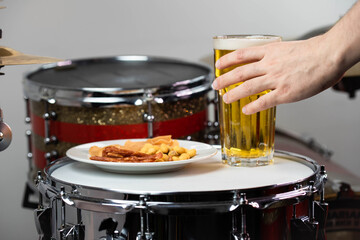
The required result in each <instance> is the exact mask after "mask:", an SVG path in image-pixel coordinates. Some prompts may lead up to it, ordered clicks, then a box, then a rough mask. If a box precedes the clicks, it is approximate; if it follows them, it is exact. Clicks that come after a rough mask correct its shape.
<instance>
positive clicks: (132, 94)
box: [23, 55, 213, 106]
mask: <svg viewBox="0 0 360 240" xmlns="http://www.w3.org/2000/svg"><path fill="white" fill-rule="evenodd" d="M127 60H131V61H142V62H150V61H161V62H165V63H167V62H168V63H174V64H183V65H191V66H195V67H198V68H202V69H204V70H205V72H207V74H204V75H200V76H198V77H195V78H193V79H184V80H182V81H179V82H177V84H179V83H184V85H185V83H186V84H195V86H193V87H191V88H185V89H180V90H176V89H175V91H174V92H171V93H168V92H166V91H165V90H166V89H167V88H166V87H162V88H161V87H158V88H156V87H155V88H154V87H153V88H138V89H123V88H95V87H94V88H92V87H89V88H72V89H71V88H67V87H63V88H62V87H58V86H56V87H54V86H50V85H47V84H46V83H41V84H40V83H38V82H34V81H31V80H30V78H31V77H32V76H34V75H36V74H39V73H41V72H44V71H47V70H49V69H54V68H56V67H67V66H71V65H73V64H85V63H87V62H88V63H91V62H95V61H96V62H104V63H106V62H109V63H110V62H121V61H127ZM212 79H213V74H212V71H211V68H210V67H209V66H207V65H205V64H200V63H194V62H190V61H185V60H180V59H172V58H166V57H157V56H147V55H118V56H112V57H99V58H83V59H74V60H67V61H62V62H57V63H50V64H45V65H43V66H41V67H40V68H39V69H38V70H36V71H34V72H31V73H29V74H27V75H26V76H25V79H24V81H23V85H24V94H25V96H26V97H27V98H29V99H31V100H35V101H40V100H47V101H49V102H51V101H52V102H54V100H55V101H56V102H57V103H59V104H63V105H67V106H74V105H75V106H77V105H79V104H80V105H91V104H105V105H108V104H135V105H136V104H139V101H138V100H139V99H141V97H143V95H145V94H147V93H151V94H153V95H154V97H155V98H159V102H164V101H176V100H178V99H184V98H189V97H193V96H196V95H199V94H204V93H206V92H208V91H210V90H211V80H212ZM170 86H172V85H170ZM189 90H190V91H189ZM79 93H81V94H79ZM101 95H104V96H101ZM160 98H162V99H160ZM155 101H156V99H155Z"/></svg>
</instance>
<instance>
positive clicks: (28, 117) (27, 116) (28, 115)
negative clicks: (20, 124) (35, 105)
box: [24, 97, 31, 124]
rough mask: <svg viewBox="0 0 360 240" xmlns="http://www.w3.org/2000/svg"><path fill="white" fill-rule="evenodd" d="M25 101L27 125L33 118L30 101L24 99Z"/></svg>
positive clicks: (26, 98)
mask: <svg viewBox="0 0 360 240" xmlns="http://www.w3.org/2000/svg"><path fill="white" fill-rule="evenodd" d="M24 100H25V114H26V115H25V123H27V124H29V123H31V118H30V101H29V98H28V97H24Z"/></svg>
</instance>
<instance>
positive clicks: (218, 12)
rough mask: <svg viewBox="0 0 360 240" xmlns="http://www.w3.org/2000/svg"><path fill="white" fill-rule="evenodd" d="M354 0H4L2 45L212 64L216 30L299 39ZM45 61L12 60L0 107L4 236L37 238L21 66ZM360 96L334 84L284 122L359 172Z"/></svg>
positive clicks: (283, 114) (296, 106) (281, 112)
mask: <svg viewBox="0 0 360 240" xmlns="http://www.w3.org/2000/svg"><path fill="white" fill-rule="evenodd" d="M353 3H354V0H317V1H313V0H301V1H300V0H273V1H267V0H252V1H245V0H237V1H236V0H218V1H215V0H197V1H194V0H181V1H175V0H173V1H166V0H142V1H141V0H132V1H130V0H102V1H94V0H76V1H74V0H57V1H55V0H33V1H26V0H22V1H21V0H4V1H2V2H0V6H1V5H2V6H6V7H7V8H6V9H1V10H0V28H1V29H2V30H3V38H2V39H1V40H0V45H3V46H8V47H11V48H13V49H16V50H18V51H21V52H24V53H28V54H34V55H40V56H51V57H57V58H62V59H74V58H85V57H86V58H88V57H91V58H92V57H100V56H101V57H102V56H115V55H122V54H145V55H153V56H165V57H172V58H179V59H184V60H189V61H192V62H203V63H204V62H205V63H208V64H212V62H211V60H210V59H211V55H212V41H211V37H212V36H214V35H219V34H236V33H239V34H240V33H253V34H258V33H262V34H275V35H281V36H283V38H284V39H285V40H288V39H295V38H297V37H300V36H302V35H303V34H305V33H307V32H309V31H310V30H313V29H315V28H319V27H323V26H326V25H331V24H333V23H335V22H336V21H337V20H338V19H339V18H340V17H341V16H342V15H343V14H344V13H346V11H347V10H348V9H349V8H350V7H351V6H352V4H353ZM38 67H39V66H36V65H28V66H7V67H4V68H3V69H2V72H5V76H0V84H1V85H0V106H1V107H2V109H3V112H4V120H5V122H6V123H8V124H9V125H10V126H11V127H12V132H13V142H12V144H11V145H10V147H9V148H8V149H7V150H5V151H4V152H1V153H0V164H1V168H0V191H1V194H0V235H1V237H0V238H1V239H36V237H37V235H36V230H35V227H34V221H33V217H32V211H31V210H27V209H22V207H21V200H22V197H23V191H24V186H25V182H26V179H27V177H26V175H27V171H28V165H27V164H28V163H27V159H26V153H27V141H26V138H25V130H26V129H28V128H30V126H26V124H25V123H24V117H25V106H24V101H23V89H22V80H23V77H24V74H25V73H26V72H29V71H33V70H36V69H37V68H38ZM359 106H360V98H356V99H354V100H350V99H349V98H348V97H347V95H346V94H343V93H339V92H335V91H333V90H331V89H329V90H327V91H325V92H323V93H321V94H319V95H317V96H315V97H313V98H310V99H308V100H305V101H302V102H299V103H293V104H288V105H282V106H279V107H278V111H277V126H278V127H280V128H282V129H286V130H289V131H294V132H297V133H299V134H307V135H309V136H311V137H314V138H315V139H316V140H317V141H318V142H320V143H322V144H324V145H327V146H328V148H329V149H331V150H333V151H334V155H333V157H332V159H333V161H335V162H338V163H341V164H342V165H344V166H345V167H346V168H347V169H349V170H350V171H352V172H354V173H355V174H358V175H359V171H360V160H359V156H358V152H357V150H358V149H359V147H360V127H359V123H360V111H359V109H360V108H359Z"/></svg>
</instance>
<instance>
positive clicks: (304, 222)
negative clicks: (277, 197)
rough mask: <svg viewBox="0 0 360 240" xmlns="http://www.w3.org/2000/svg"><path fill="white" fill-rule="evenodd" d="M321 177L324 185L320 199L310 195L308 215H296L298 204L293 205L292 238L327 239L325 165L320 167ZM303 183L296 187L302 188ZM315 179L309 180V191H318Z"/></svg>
mask: <svg viewBox="0 0 360 240" xmlns="http://www.w3.org/2000/svg"><path fill="white" fill-rule="evenodd" d="M320 178H321V179H322V181H321V182H322V183H323V184H322V185H321V186H320V189H319V191H318V192H319V194H320V201H315V200H314V195H310V197H309V213H308V216H301V217H299V218H297V217H296V204H294V205H293V217H292V219H291V237H292V238H291V239H292V240H294V239H295V240H297V239H299V240H301V239H314V240H325V239H326V233H325V225H326V219H327V214H328V204H327V203H326V202H325V197H324V196H325V194H324V192H325V189H324V188H325V183H326V180H327V174H326V171H325V166H321V167H320ZM300 188H301V185H296V187H295V189H300ZM316 188H317V187H315V183H314V181H310V182H309V192H316V191H317V190H316Z"/></svg>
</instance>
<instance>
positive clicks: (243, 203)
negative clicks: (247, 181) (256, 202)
mask: <svg viewBox="0 0 360 240" xmlns="http://www.w3.org/2000/svg"><path fill="white" fill-rule="evenodd" d="M233 199H234V205H238V206H239V207H240V219H241V227H240V232H239V231H238V228H237V216H236V212H235V211H233V212H232V228H233V229H232V231H231V237H232V239H233V240H250V235H249V234H248V233H247V232H246V213H245V207H247V206H248V205H249V203H248V200H247V199H246V193H240V195H239V193H238V191H236V192H235V193H234V197H233Z"/></svg>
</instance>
